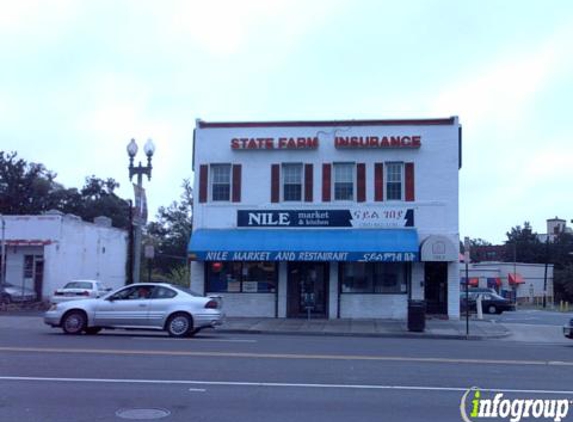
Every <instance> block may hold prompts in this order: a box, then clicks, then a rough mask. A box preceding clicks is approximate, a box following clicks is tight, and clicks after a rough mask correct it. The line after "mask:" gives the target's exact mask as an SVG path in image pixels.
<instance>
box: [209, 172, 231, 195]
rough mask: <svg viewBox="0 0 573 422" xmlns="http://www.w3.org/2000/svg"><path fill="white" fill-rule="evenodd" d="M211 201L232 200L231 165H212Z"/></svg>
mask: <svg viewBox="0 0 573 422" xmlns="http://www.w3.org/2000/svg"><path fill="white" fill-rule="evenodd" d="M211 200H213V201H230V200H231V165H230V164H212V165H211Z"/></svg>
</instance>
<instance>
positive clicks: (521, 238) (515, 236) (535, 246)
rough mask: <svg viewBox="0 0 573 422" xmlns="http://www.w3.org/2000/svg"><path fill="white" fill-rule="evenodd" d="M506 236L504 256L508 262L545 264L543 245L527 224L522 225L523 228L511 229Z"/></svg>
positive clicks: (545, 253)
mask: <svg viewBox="0 0 573 422" xmlns="http://www.w3.org/2000/svg"><path fill="white" fill-rule="evenodd" d="M506 236H507V241H506V242H505V247H506V254H505V256H506V257H507V259H508V260H511V261H515V262H529V263H545V262H546V261H547V251H546V249H545V245H544V244H543V243H542V242H540V241H539V238H538V235H537V233H535V232H533V230H532V229H531V224H529V222H527V221H526V222H525V223H523V227H521V226H515V227H512V228H511V230H510V231H509V232H507V233H506Z"/></svg>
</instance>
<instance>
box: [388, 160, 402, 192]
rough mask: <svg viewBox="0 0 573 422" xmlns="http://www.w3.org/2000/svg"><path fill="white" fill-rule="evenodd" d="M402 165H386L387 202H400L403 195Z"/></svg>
mask: <svg viewBox="0 0 573 422" xmlns="http://www.w3.org/2000/svg"><path fill="white" fill-rule="evenodd" d="M403 173H404V164H403V163H387V164H386V199H387V200H389V201H401V200H403V199H404V195H403V185H404V183H403V180H404V176H403Z"/></svg>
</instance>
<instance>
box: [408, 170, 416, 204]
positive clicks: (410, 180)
mask: <svg viewBox="0 0 573 422" xmlns="http://www.w3.org/2000/svg"><path fill="white" fill-rule="evenodd" d="M414 200H415V196H414V163H406V201H414Z"/></svg>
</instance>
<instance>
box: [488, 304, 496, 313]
mask: <svg viewBox="0 0 573 422" xmlns="http://www.w3.org/2000/svg"><path fill="white" fill-rule="evenodd" d="M487 313H488V314H497V308H496V307H495V305H489V306H488V307H487Z"/></svg>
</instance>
